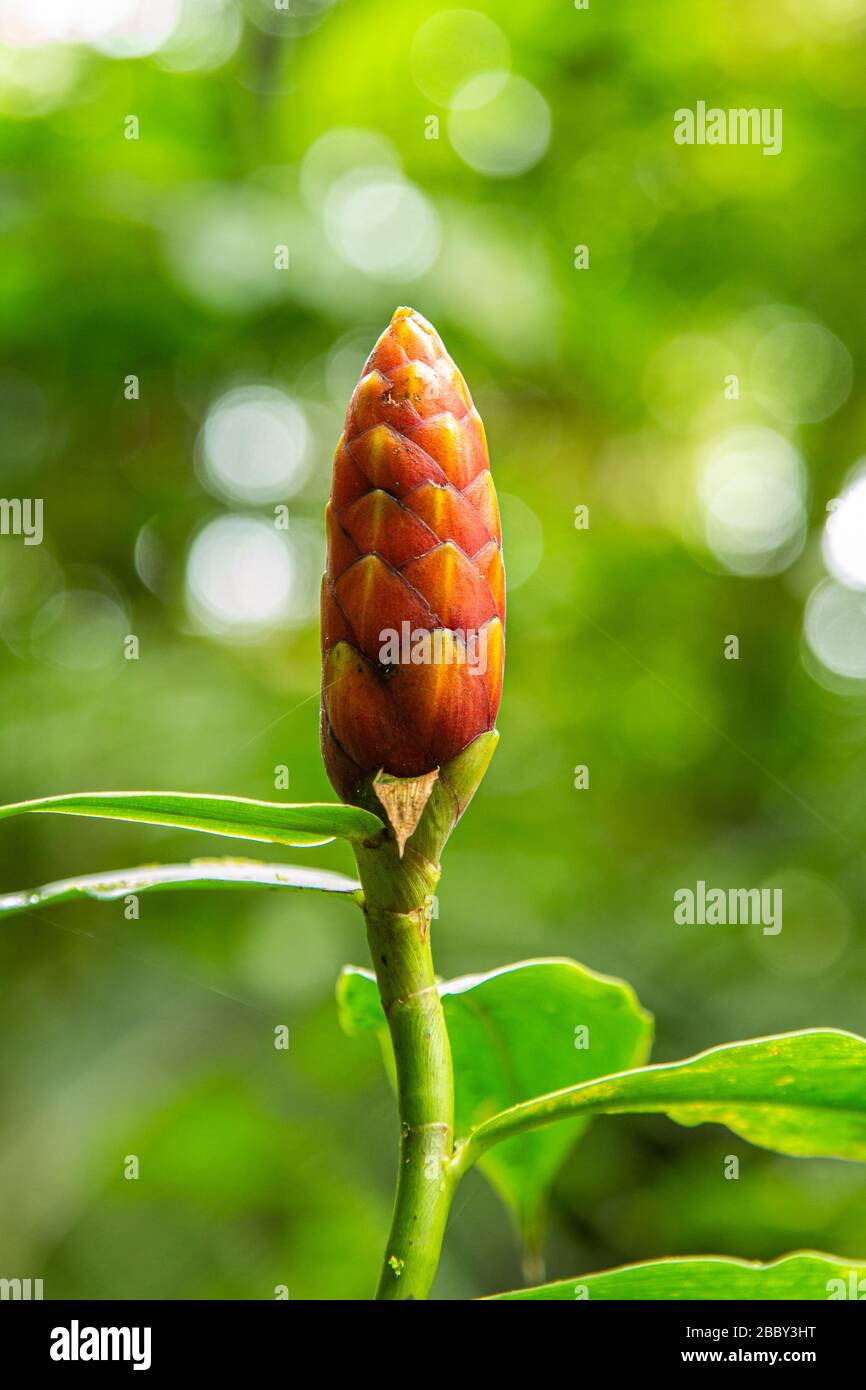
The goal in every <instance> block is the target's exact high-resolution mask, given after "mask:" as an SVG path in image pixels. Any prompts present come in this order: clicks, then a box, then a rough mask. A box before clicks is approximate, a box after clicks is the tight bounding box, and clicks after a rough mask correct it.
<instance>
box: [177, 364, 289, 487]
mask: <svg viewBox="0 0 866 1390" xmlns="http://www.w3.org/2000/svg"><path fill="white" fill-rule="evenodd" d="M308 446H309V432H308V429H307V422H306V420H305V418H304V412H303V410H302V409H301V407H300V406H299V405H298V404H297V402H295V401H293V400H292V399H291V397H289V396H287V395H285V393H284V392H282V391H280V390H278V389H277V388H276V387H273V386H238V387H235V388H234V389H233V390H231V391H228V392H226V394H225V395H224V396H220V398H219V400H217V401H215V402H214V404H213V405H212V406H211V408H210V410H209V411H208V414H207V418H206V420H205V422H204V424H203V426H202V429H201V432H200V434H199V439H198V456H199V465H200V470H201V472H202V474H203V479H204V482H205V483H206V485H207V486H208V487H209V488H210V489H211V490H212V491H213V492H215V493H216V494H217V495H218V496H220V497H224V498H226V499H228V500H229V501H232V502H252V503H255V502H276V501H279V500H280V499H281V498H285V497H291V496H293V495H294V494H295V493H296V492H297V491H298V490H299V489H300V488H301V487H302V486H303V484H304V482H305V481H306V478H307V473H308V459H309V447H308Z"/></svg>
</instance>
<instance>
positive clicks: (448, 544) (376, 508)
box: [322, 308, 505, 800]
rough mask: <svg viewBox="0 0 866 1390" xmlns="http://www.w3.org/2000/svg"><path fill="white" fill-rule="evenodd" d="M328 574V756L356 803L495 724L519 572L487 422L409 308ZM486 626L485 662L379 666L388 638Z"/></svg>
mask: <svg viewBox="0 0 866 1390" xmlns="http://www.w3.org/2000/svg"><path fill="white" fill-rule="evenodd" d="M325 519H326V527H327V535H328V561H327V572H326V574H325V577H324V579H323V581H322V752H323V756H324V760H325V766H326V768H327V771H328V776H329V777H330V779H331V782H332V784H333V786H334V787H335V789H336V790H337V792H338V793H339V794H340V795H341V796H342V797H343V798H344V800H351V799H352V797H353V795H354V793H355V789H356V788H357V786H358V783H359V782H360V781H361V780H362V779H363V778H364V777H365V776H367V775H369V774H370V773H375V772H378V771H379V770H380V769H384V771H386V772H389V773H392V774H393V775H394V776H397V777H418V776H421V775H423V774H424V773H426V772H432V771H433V769H434V768H436V767H441V766H442V765H443V764H445V763H447V762H448V761H449V760H450V759H451V758H453V757H455V756H456V755H457V754H458V753H460V752H462V750H463V749H464V748H466V747H467V745H468V744H470V743H471V742H472V740H473V739H475V738H477V737H478V735H479V734H483V733H485V732H487V731H488V730H490V729H492V728H493V726H494V722H495V720H496V714H497V711H498V709H499V700H500V695H501V691H502V667H503V659H504V644H503V627H504V622H505V576H504V572H503V568H502V537H501V531H500V524H499V508H498V505H497V501H496V490H495V488H494V486H493V480H492V478H491V476H490V468H489V463H488V457H487V443H486V440H485V436H484V426H483V424H482V423H481V417H480V416H479V414H478V412H477V411H476V409H475V407H474V405H473V404H472V398H471V396H470V394H469V390H468V388H467V386H466V383H465V381H464V380H463V377H462V376H461V374H460V372H459V371H458V370H457V367H456V366H455V365H454V363H453V362H452V360H451V358H450V357H449V356H448V354H447V352H446V351H445V348H444V346H443V344H442V340H441V338H440V337H439V335H438V333H437V332H436V330H435V329H434V328H433V326H432V325H431V324H429V323H428V322H427V320H426V319H424V318H422V317H421V315H420V314H417V313H415V311H414V310H412V309H405V308H401V309H397V310H396V312H395V314H394V317H393V318H392V320H391V323H390V324H389V326H388V328H387V329H386V330H385V332H384V333H383V334H382V336H381V338H380V339H379V341H378V342H377V344H376V346H375V347H374V349H373V351H372V353H371V354H370V356H369V358H368V359H367V362H366V365H365V367H364V371H363V373H362V375H361V379H360V381H359V382H358V385H357V386H356V388H355V391H354V394H353V396H352V399H351V401H350V403H349V409H348V411H347V413H346V423H345V427H344V430H343V434H342V436H341V438H340V442H339V444H338V445H337V451H336V454H335V456H334V475H333V484H332V488H331V500H330V502H329V504H328V508H327V511H326V514H325ZM404 622H408V623H409V624H410V626H411V630H412V631H413V632H418V631H427V632H430V633H434V634H435V633H436V632H437V631H439V633H440V636H439V638H438V639H435V640H438V642H440V643H443V644H446V643H449V642H451V641H453V640H458V641H459V639H453V638H452V636H451V634H452V633H453V632H454V630H459V631H460V632H461V633H475V634H479V633H481V632H482V630H483V632H484V634H485V637H486V665H487V669H486V672H485V673H484V674H483V675H479V674H473V673H472V669H471V662H462V663H461V662H458V661H454V662H452V663H450V664H449V663H447V662H445V661H442V660H440V661H438V662H433V663H431V664H418V665H412V664H404V663H398V664H395V665H390V666H384V665H382V664H381V663H380V659H379V658H380V655H381V651H382V633H383V632H384V631H385V630H387V629H391V630H393V631H395V632H398V633H400V632H402V631H403V627H402V625H403V623H404Z"/></svg>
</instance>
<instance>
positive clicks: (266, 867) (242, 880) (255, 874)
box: [0, 859, 361, 917]
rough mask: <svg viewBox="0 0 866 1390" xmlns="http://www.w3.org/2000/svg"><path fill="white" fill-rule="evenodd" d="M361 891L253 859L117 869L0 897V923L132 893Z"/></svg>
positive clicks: (340, 879) (346, 881)
mask: <svg viewBox="0 0 866 1390" xmlns="http://www.w3.org/2000/svg"><path fill="white" fill-rule="evenodd" d="M360 887H361V885H360V884H359V883H358V882H357V881H356V880H355V879H352V878H347V877H346V876H345V875H344V874H337V873H332V872H331V871H330V870H328V869H307V868H302V867H300V866H298V865H295V864H262V863H260V862H258V861H257V860H254V859H193V860H192V862H191V863H189V864H144V865H142V866H141V867H140V868H137V869H113V870H111V871H110V872H108V873H104V874H79V875H77V876H76V877H75V878H63V879H58V881H57V882H56V883H44V884H43V885H42V887H41V888H29V889H27V888H25V889H21V890H19V891H18V892H15V893H2V894H0V917H11V916H13V915H15V914H16V913H20V912H32V911H35V910H36V909H37V908H41V907H50V906H53V905H54V904H55V903H62V902H69V901H70V900H71V899H74V898H95V899H97V900H100V901H102V902H112V901H113V900H114V899H116V898H123V897H125V896H126V895H127V894H128V893H135V894H139V893H154V892H156V893H159V892H165V891H170V890H173V889H190V888H292V889H296V890H300V891H302V892H318V893H343V894H347V895H348V894H352V893H357V892H358V891H359V890H360Z"/></svg>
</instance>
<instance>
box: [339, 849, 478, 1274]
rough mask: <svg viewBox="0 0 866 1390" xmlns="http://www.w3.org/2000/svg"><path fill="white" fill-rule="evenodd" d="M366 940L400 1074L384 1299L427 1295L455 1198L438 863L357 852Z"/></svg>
mask: <svg viewBox="0 0 866 1390" xmlns="http://www.w3.org/2000/svg"><path fill="white" fill-rule="evenodd" d="M356 856H357V859H358V870H359V874H360V877H361V882H362V884H363V886H364V916H365V918H366V921H367V938H368V941H369V943H370V953H371V955H372V958H373V965H374V967H375V970H376V977H377V980H378V982H379V996H380V998H381V1000H382V1008H383V1009H384V1012H385V1017H386V1018H387V1020H388V1028H389V1030H390V1034H391V1042H392V1044H393V1047H394V1060H395V1064H396V1074H397V1100H398V1107H399V1116H400V1155H399V1171H398V1178H397V1193H396V1198H395V1204H394V1214H393V1218H392V1223H391V1233H390V1235H389V1237H388V1244H387V1247H386V1250H385V1258H384V1261H383V1266H382V1273H381V1278H380V1281H379V1288H378V1291H377V1294H376V1297H377V1298H378V1299H384V1300H409V1299H423V1298H426V1297H427V1294H428V1292H429V1290H430V1286H431V1285H432V1283H433V1279H434V1277H435V1274H436V1269H437V1266H438V1264H439V1256H440V1252H441V1249H442V1240H443V1237H444V1235H445V1225H446V1222H447V1220H448V1212H449V1208H450V1206H451V1199H452V1197H453V1193H454V1187H455V1177H454V1173H453V1169H452V1165H451V1157H452V1153H453V1148H454V1081H453V1074H452V1069H451V1047H450V1044H449V1041H448V1033H447V1030H446V1027H445V1016H444V1014H443V1012H442V1003H441V1000H440V998H439V993H438V990H437V989H436V982H435V977H434V974H433V960H432V955H431V952H430V935H429V927H430V912H431V906H432V897H433V891H434V889H435V887H436V883H437V881H438V878H439V868H438V865H434V864H431V863H430V862H429V861H428V860H427V859H425V858H424V857H423V856H422V855H420V854H418V853H417V852H415V851H413V850H412V849H409V848H407V849H406V852H405V855H404V857H403V858H402V859H401V858H400V857H399V855H398V853H397V849H396V846H395V844H394V843H393V841H389V842H387V843H385V844H383V845H379V846H375V847H371V848H364V847H363V846H358V847H357V849H356Z"/></svg>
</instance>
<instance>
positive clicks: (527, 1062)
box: [337, 958, 652, 1247]
mask: <svg viewBox="0 0 866 1390" xmlns="http://www.w3.org/2000/svg"><path fill="white" fill-rule="evenodd" d="M438 988H439V994H440V996H441V998H442V1004H443V1009H444V1011H445V1020H446V1024H447V1026H448V1034H449V1038H450V1040H451V1051H452V1057H453V1063H454V1075H455V1131H456V1133H457V1134H458V1135H466V1134H467V1133H469V1131H470V1130H471V1129H472V1128H473V1127H474V1126H475V1125H476V1124H478V1122H479V1120H481V1119H483V1118H484V1117H485V1116H487V1115H489V1114H491V1113H494V1111H495V1110H496V1109H498V1108H500V1107H501V1106H502V1104H503V1102H505V1103H508V1102H510V1101H511V1102H513V1101H514V1100H517V1099H519V1098H520V1097H521V1096H528V1095H531V1094H532V1092H533V1089H535V1088H536V1087H537V1086H538V1085H539V1084H542V1083H544V1084H549V1083H550V1080H551V1079H555V1080H559V1081H574V1080H577V1079H588V1078H589V1077H592V1076H597V1075H599V1074H603V1073H604V1071H605V1070H606V1068H607V1067H608V1066H610V1065H613V1066H614V1067H617V1066H620V1067H621V1066H629V1065H636V1064H637V1063H639V1062H641V1061H643V1060H644V1059H645V1058H646V1056H647V1054H648V1051H649V1047H650V1043H651V1039H652V1020H651V1019H650V1016H649V1015H648V1014H647V1013H646V1012H645V1011H644V1010H643V1009H641V1007H640V1005H639V1003H638V1001H637V999H636V997H635V995H634V992H633V990H632V989H631V987H630V986H628V985H626V984H624V983H623V982H622V981H621V980H615V979H612V978H611V977H609V976H606V975H598V974H596V973H595V972H594V971H590V970H586V969H585V968H584V967H583V966H580V965H578V964H577V963H576V962H575V961H570V960H563V959H560V958H549V959H541V960H530V961H520V962H518V963H517V964H516V965H510V966H504V967H501V968H500V969H498V970H493V971H490V972H488V973H486V974H480V975H468V976H464V977H461V978H460V979H456V980H450V981H446V982H444V983H440V984H439V986H438ZM337 997H338V1007H339V1010H340V1019H341V1023H342V1025H343V1027H344V1029H345V1031H346V1032H348V1033H350V1034H352V1033H358V1032H364V1031H370V1030H372V1029H378V1030H379V1031H380V1033H381V1031H382V1029H383V1024H384V1018H383V1015H382V1010H381V1005H380V1003H379V996H378V990H377V987H376V982H375V976H374V975H373V974H372V973H371V972H370V971H368V970H355V969H353V968H352V967H347V968H346V969H345V970H344V971H343V974H342V976H341V978H340V981H339V983H338V987H337ZM578 1026H580V1027H586V1028H587V1030H588V1041H589V1046H588V1047H586V1048H581V1049H579V1048H578V1046H577V1039H576V1036H575V1030H576V1028H577V1027H578ZM586 1123H587V1120H586V1119H585V1118H581V1117H576V1118H575V1119H572V1120H571V1121H570V1122H569V1123H568V1124H566V1125H563V1126H562V1127H561V1128H559V1127H557V1130H554V1129H550V1130H548V1131H547V1133H540V1132H535V1133H527V1134H522V1135H519V1136H517V1137H516V1138H514V1139H511V1140H509V1141H508V1143H507V1144H504V1145H503V1146H501V1147H500V1148H498V1149H497V1150H496V1152H491V1153H487V1154H485V1155H484V1157H483V1158H482V1164H481V1166H482V1171H483V1172H484V1174H485V1177H487V1179H488V1181H489V1182H490V1183H491V1185H492V1186H493V1187H494V1188H495V1189H496V1191H497V1192H498V1193H499V1195H500V1197H501V1198H502V1200H503V1201H504V1202H505V1204H506V1206H508V1207H509V1208H510V1209H511V1210H512V1211H513V1212H514V1213H515V1216H516V1218H517V1222H518V1225H519V1226H520V1229H521V1232H522V1234H523V1236H524V1240H525V1241H526V1243H527V1244H528V1245H530V1246H535V1247H537V1245H538V1244H539V1242H540V1237H541V1231H542V1229H543V1213H544V1206H545V1199H546V1194H547V1191H548V1189H549V1187H550V1185H551V1183H552V1182H553V1180H554V1178H555V1177H556V1174H557V1172H558V1171H559V1168H560V1167H561V1165H562V1163H563V1161H564V1159H565V1157H566V1155H567V1153H568V1151H569V1149H570V1148H571V1146H572V1145H573V1143H574V1141H575V1139H576V1138H577V1137H578V1136H579V1134H580V1133H581V1132H582V1131H583V1129H584V1128H585V1127H586Z"/></svg>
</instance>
